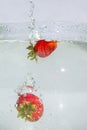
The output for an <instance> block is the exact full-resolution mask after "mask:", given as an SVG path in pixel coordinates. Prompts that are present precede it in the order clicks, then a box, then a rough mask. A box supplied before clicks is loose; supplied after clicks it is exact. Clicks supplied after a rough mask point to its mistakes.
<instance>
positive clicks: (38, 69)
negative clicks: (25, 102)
mask: <svg viewBox="0 0 87 130" xmlns="http://www.w3.org/2000/svg"><path fill="white" fill-rule="evenodd" d="M28 45H29V43H28V41H27V40H26V41H25V40H24V41H23V40H22V41H21V40H20V41H19V40H16V41H14V40H13V41H10V40H8V41H3V40H2V41H0V130H26V129H27V130H36V129H38V130H41V129H44V130H53V129H54V130H58V129H60V130H87V43H86V42H76V41H72V42H69V41H60V42H59V44H58V48H57V49H56V50H55V52H53V53H52V54H51V55H50V56H49V57H47V58H39V59H38V62H37V63H36V62H35V61H30V60H29V59H27V52H28V50H27V49H26V47H27V46H28ZM29 74H30V77H31V75H32V76H33V78H34V80H35V87H36V88H37V90H38V91H36V92H35V91H34V93H35V94H37V95H40V96H41V98H42V100H43V103H44V109H45V110H44V114H43V116H42V118H41V119H40V120H39V121H38V122H35V123H31V122H25V121H24V120H22V119H19V118H17V111H16V109H15V103H16V100H17V93H16V91H15V90H17V89H18V88H19V87H20V86H22V85H23V84H24V82H25V80H26V78H27V77H28V76H29Z"/></svg>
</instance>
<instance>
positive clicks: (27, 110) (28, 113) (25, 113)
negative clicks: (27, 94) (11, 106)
mask: <svg viewBox="0 0 87 130" xmlns="http://www.w3.org/2000/svg"><path fill="white" fill-rule="evenodd" d="M35 107H36V106H35V104H33V103H32V102H26V101H24V103H23V104H20V105H18V104H17V107H16V109H17V110H18V116H17V117H21V118H24V119H25V120H26V121H27V120H33V115H32V114H33V112H35V111H36V108H35Z"/></svg>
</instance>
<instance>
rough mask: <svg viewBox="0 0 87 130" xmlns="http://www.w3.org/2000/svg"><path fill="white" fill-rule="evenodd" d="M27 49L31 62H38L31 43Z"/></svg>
mask: <svg viewBox="0 0 87 130" xmlns="http://www.w3.org/2000/svg"><path fill="white" fill-rule="evenodd" d="M27 49H28V50H29V53H28V56H27V58H30V60H36V61H37V54H36V52H35V50H34V46H33V44H32V43H30V45H29V46H28V47H27Z"/></svg>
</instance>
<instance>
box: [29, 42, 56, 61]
mask: <svg viewBox="0 0 87 130" xmlns="http://www.w3.org/2000/svg"><path fill="white" fill-rule="evenodd" d="M56 48H57V41H55V40H52V41H46V40H39V41H37V42H36V44H35V45H34V46H33V44H32V43H31V45H30V46H28V47H27V49H28V50H30V52H29V53H28V58H31V60H33V59H35V60H37V56H39V57H47V56H49V55H50V54H51V53H52V52H53V51H54V50H55V49H56Z"/></svg>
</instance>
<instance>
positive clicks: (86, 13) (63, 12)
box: [0, 0, 87, 22]
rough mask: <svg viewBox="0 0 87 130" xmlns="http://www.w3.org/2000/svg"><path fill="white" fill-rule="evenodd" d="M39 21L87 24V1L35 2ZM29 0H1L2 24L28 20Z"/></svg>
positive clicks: (57, 0) (50, 0)
mask: <svg viewBox="0 0 87 130" xmlns="http://www.w3.org/2000/svg"><path fill="white" fill-rule="evenodd" d="M33 1H34V3H35V10H34V17H35V18H36V19H37V20H39V21H44V20H53V21H55V20H57V21H74V22H87V0H33ZM29 8H30V7H29V0H0V22H24V21H27V20H28V15H27V12H28V11H29Z"/></svg>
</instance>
